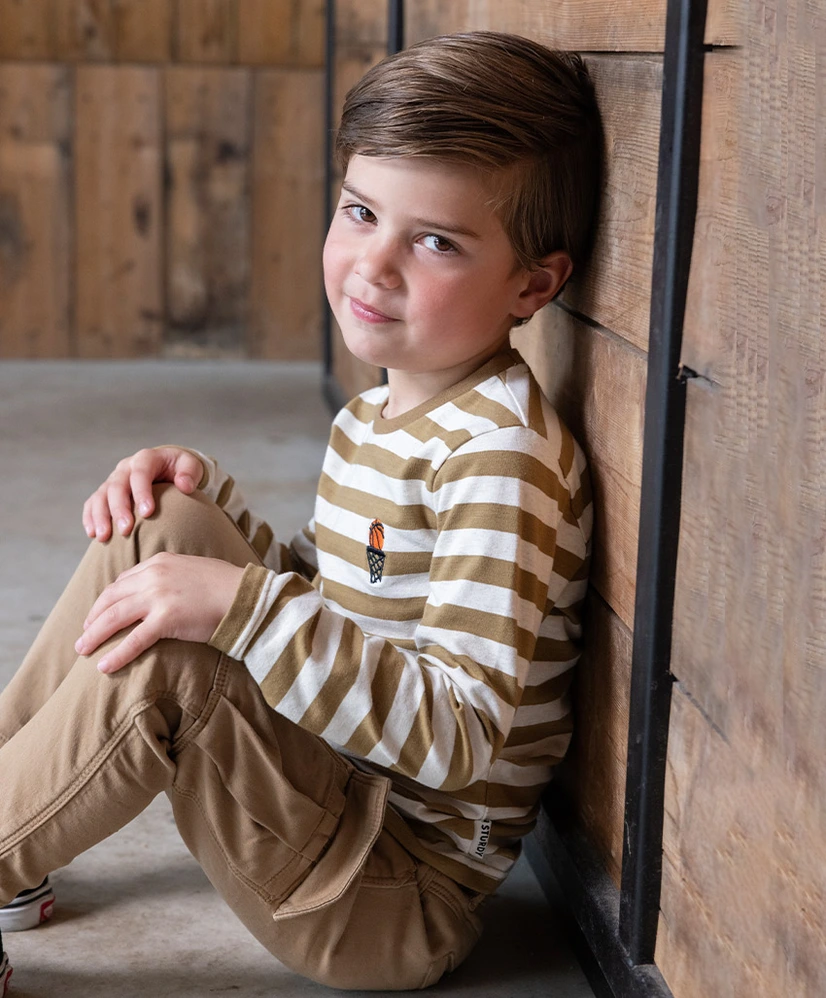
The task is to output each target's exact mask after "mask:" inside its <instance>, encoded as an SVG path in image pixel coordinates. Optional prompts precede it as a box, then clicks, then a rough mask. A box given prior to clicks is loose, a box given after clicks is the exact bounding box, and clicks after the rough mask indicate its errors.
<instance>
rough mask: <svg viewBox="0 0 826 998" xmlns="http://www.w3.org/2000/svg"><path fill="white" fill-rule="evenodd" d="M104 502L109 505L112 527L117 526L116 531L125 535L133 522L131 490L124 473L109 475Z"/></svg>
mask: <svg viewBox="0 0 826 998" xmlns="http://www.w3.org/2000/svg"><path fill="white" fill-rule="evenodd" d="M106 504H107V506H108V507H109V515H110V516H111V518H112V519H111V522H112V524H113V527H117V530H118V533H120V534H122V535H123V536H124V537H125V536H126V535H127V534H128V533H129V532H130V531H131V529H132V526H133V525H134V522H135V518H134V516H133V515H132V491H131V489H130V487H129V478H128V476H127V475H126V474H125V473H123V472H120V473H115V472H113V473H112V475H110V476H109V484H108V487H107V489H106Z"/></svg>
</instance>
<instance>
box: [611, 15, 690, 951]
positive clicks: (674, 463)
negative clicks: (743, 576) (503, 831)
mask: <svg viewBox="0 0 826 998" xmlns="http://www.w3.org/2000/svg"><path fill="white" fill-rule="evenodd" d="M706 5H707V0H668V8H667V14H666V30H665V53H664V58H663V90H662V114H661V119H660V120H661V124H660V149H659V168H658V178H657V207H656V222H655V230H654V264H653V272H652V287H651V321H650V327H649V328H650V334H649V347H648V382H647V387H646V395H645V434H644V445H643V468H642V495H641V503H640V532H639V547H638V555H637V557H638V562H637V589H636V603H635V610H634V649H633V656H632V671H631V708H630V718H629V731H628V770H627V775H626V791H625V836H624V841H623V865H622V888H621V894H620V913H619V934H620V939H621V940H622V943H623V945H624V947H625V949H626V950H627V954H628V958H629V960H630V962H631V964H632V965H638V964H648V963H653V962H654V946H655V943H656V938H657V924H658V918H659V907H660V886H661V879H662V830H663V806H664V790H665V763H666V749H667V742H668V721H669V711H670V706H671V684H672V678H673V677H672V675H671V672H670V663H671V633H672V617H673V609H674V584H675V576H676V565H677V542H678V537H679V525H680V492H681V484H682V466H683V430H684V426H685V398H686V390H685V378H684V376H683V375H682V372H681V369H680V350H681V346H682V334H683V317H684V313H685V299H686V290H687V287H688V275H689V265H690V262H691V249H692V245H693V242H694V219H695V214H696V209H697V189H698V183H699V156H700V125H701V111H702V94H703V59H704V50H703V36H704V31H705V21H706Z"/></svg>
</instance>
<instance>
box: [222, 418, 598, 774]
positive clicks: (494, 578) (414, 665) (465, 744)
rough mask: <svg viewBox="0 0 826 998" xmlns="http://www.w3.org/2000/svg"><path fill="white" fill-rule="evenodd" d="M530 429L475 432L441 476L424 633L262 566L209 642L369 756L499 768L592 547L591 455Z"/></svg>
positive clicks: (461, 770)
mask: <svg viewBox="0 0 826 998" xmlns="http://www.w3.org/2000/svg"><path fill="white" fill-rule="evenodd" d="M518 429H521V430H522V434H521V437H520V433H519V432H518ZM518 429H513V430H503V429H500V430H496V431H493V432H491V433H488V434H485V435H484V436H483V438H481V439H480V438H474V439H473V440H471V441H470V442H469V443H468V444H466V445H464V446H463V447H462V448H460V449H458V450H457V451H455V452H454V453H453V454H452V455H451V457H449V458H448V459H447V460H446V461H445V462H444V464H443V466H442V468H441V470H440V472H439V474H438V476H437V481H436V488H435V491H434V495H433V501H434V505H435V514H436V539H435V546H434V550H433V557H432V562H431V567H430V572H429V578H428V584H427V598H426V602H425V605H424V610H423V612H422V613H421V614H420V619H419V622H418V624H417V626H416V629H415V641H414V642H412V644H413V645H414V647H406V646H405V645H406V644H407V643H408V642H398V643H394V642H393V641H391V640H388V639H386V638H384V637H381V636H379V635H377V634H369V633H364V632H363V631H361V630H360V629H359V628H358V626H357V625H356V624H355V623H354V621H353V620H351V619H350V618H349V617H347V616H345V615H344V614H342V613H340V612H336V611H334V610H333V609H331V608H330V607H329V606H327V605H325V602H324V598H323V595H322V593H321V592H319V591H318V590H316V589H315V588H313V587H312V586H311V585H309V584H308V583H307V581H306V580H305V579H302V578H300V577H298V576H297V575H296V574H294V573H285V574H278V572H277V571H272V570H269V571H268V570H267V569H265V568H260V567H256V566H248V567H247V569H246V571H245V573H244V577H243V579H242V582H241V585H240V587H239V590H238V593H237V596H236V599H235V602H234V603H233V605H232V606H231V607H230V610H229V611H228V613H227V614H226V616H225V617H224V619H223V620H222V621H221V623H220V624H219V626H218V628H217V629H216V631H215V633H214V634H213V635H212V638H211V639H210V644H212V645H213V646H215V647H217V648H220V649H221V650H222V651H224V652H225V653H226V654H228V655H230V656H232V657H234V658H237V659H241V660H243V661H244V662H245V664H246V666H247V668H248V669H249V670H250V672H251V674H252V675H253V677H254V678H255V679H256V681H257V682H258V683H259V684H260V686H261V689H262V691H263V693H264V696H265V698H266V699H267V701H268V703H269V704H270V705H271V706H272V707H273V708H275V709H276V710H278V711H279V712H280V713H282V714H284V715H285V716H287V717H289V718H290V719H291V720H293V721H295V722H296V723H298V724H300V725H301V726H302V727H305V728H307V729H308V730H310V731H313V732H314V733H315V734H318V735H320V736H322V737H324V738H325V739H326V740H327V741H330V742H332V743H334V744H336V745H340V746H342V747H343V748H345V749H346V750H348V751H350V752H352V753H353V754H355V755H358V756H360V757H362V758H364V759H366V760H368V761H369V762H371V763H375V764H377V765H379V766H382V767H385V768H387V769H390V770H391V771H394V772H397V773H400V774H403V775H404V776H407V777H409V778H411V779H413V780H415V781H416V782H417V783H420V784H424V785H426V786H429V787H433V788H437V789H440V790H444V791H456V790H459V789H462V788H465V787H468V786H469V785H471V784H473V783H475V782H476V781H479V780H484V779H486V778H487V774H488V772H489V770H490V767H491V765H492V764H493V762H494V761H495V759H496V757H497V755H498V753H499V752H500V750H501V748H502V746H503V744H504V742H505V739H506V737H507V734H508V732H509V730H510V727H511V724H512V721H513V716H514V713H515V711H516V708H517V707H518V706H519V704H520V700H521V697H522V692H523V690H524V687H525V681H526V677H527V673H528V668H529V666H530V663H531V661H532V659H533V656H534V652H535V650H536V643H537V637H538V635H539V633H540V628H541V625H542V622H543V620H544V619H545V618H546V616H547V615H548V614H549V613H552V612H553V610H554V605H555V603H556V602H557V600H559V601H561V603H563V604H565V608H566V609H565V612H566V613H569V614H570V613H572V612H575V609H576V603H577V600H576V599H572V598H571V594H572V587H573V591H575V592H576V593H577V594H579V596H578V598H579V599H581V595H583V594H584V585H585V582H584V578H585V567H586V565H587V555H588V543H589V537H588V533H589V527H588V525H587V523H586V521H587V519H588V514H589V512H590V508H589V506H588V500H587V497H586V494H585V492H584V491H583V487H582V485H581V482H580V476H579V471H580V470H581V471H582V472H583V473H584V466H582V467H581V469H580V468H579V467H577V466H576V465H574V466H572V467H570V469H569V470H568V473H567V474H565V473H563V471H562V468H561V466H560V465H559V463H558V462H557V461H556V459H555V458H554V459H553V460H552V461H551V462H550V463H548V455H547V453H544V452H543V446H544V445H543V446H539V447H533V446H531V447H528V446H527V445H526V440H525V439H524V437H525V434H526V433H527V431H525V430H524V429H522V428H518ZM540 443H541V442H540ZM374 598H378V597H374ZM572 607H573V610H572V609H571V608H572ZM397 612H398V611H397ZM373 616H380V614H379V612H378V611H376V612H375V613H374V614H373ZM418 616H419V615H418V614H417V617H418Z"/></svg>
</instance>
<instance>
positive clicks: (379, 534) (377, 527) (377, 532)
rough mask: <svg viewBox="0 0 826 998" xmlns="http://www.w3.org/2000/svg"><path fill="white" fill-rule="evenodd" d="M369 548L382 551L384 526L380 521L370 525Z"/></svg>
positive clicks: (374, 521)
mask: <svg viewBox="0 0 826 998" xmlns="http://www.w3.org/2000/svg"><path fill="white" fill-rule="evenodd" d="M370 547H373V548H378V549H379V551H383V550H384V524H383V523H382V522H381V520H373V522H372V523H371V524H370Z"/></svg>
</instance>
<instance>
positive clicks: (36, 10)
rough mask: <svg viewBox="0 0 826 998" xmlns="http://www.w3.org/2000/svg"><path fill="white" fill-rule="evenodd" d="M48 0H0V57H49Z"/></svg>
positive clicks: (52, 48)
mask: <svg viewBox="0 0 826 998" xmlns="http://www.w3.org/2000/svg"><path fill="white" fill-rule="evenodd" d="M51 9H52V0H0V59H53V58H54V57H55V48H56V38H55V32H54V24H53V20H52V18H51V17H50V16H49V15H50V13H51Z"/></svg>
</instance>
